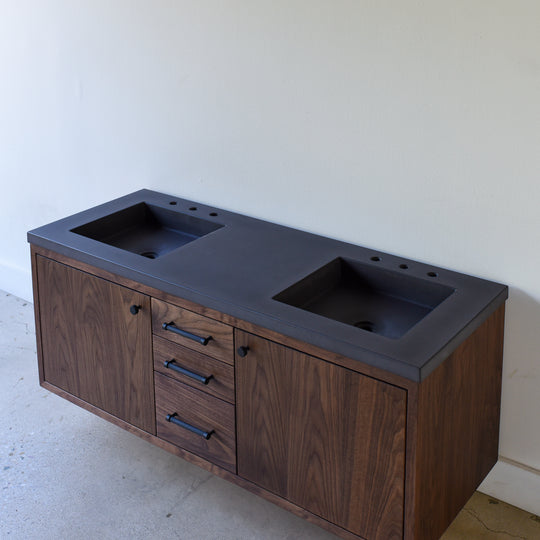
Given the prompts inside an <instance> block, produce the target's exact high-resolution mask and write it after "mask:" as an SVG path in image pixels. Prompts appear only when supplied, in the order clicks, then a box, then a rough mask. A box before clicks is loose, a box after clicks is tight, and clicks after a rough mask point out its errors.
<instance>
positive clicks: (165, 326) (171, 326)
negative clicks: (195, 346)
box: [161, 322, 212, 346]
mask: <svg viewBox="0 0 540 540" xmlns="http://www.w3.org/2000/svg"><path fill="white" fill-rule="evenodd" d="M161 328H163V330H168V331H169V332H174V333H175V334H178V335H179V336H182V337H185V338H188V339H192V340H193V341H196V342H197V343H200V344H201V345H205V346H206V345H208V342H209V341H210V340H211V339H212V336H208V337H201V336H197V335H195V334H192V333H190V332H186V331H185V330H181V329H180V328H178V326H176V325H175V324H174V323H173V322H170V323H165V322H164V323H163V324H162V325H161Z"/></svg>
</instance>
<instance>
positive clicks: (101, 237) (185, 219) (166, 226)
mask: <svg viewBox="0 0 540 540" xmlns="http://www.w3.org/2000/svg"><path fill="white" fill-rule="evenodd" d="M221 227H223V225H220V224H218V223H212V222H210V221H207V220H205V219H201V218H198V217H194V216H189V215H186V214H182V213H180V212H175V211H171V210H167V209H164V208H160V207H159V206H155V205H152V204H147V203H144V202H141V203H139V204H135V205H134V206H130V207H129V208H126V209H124V210H120V211H119V212H114V213H112V214H109V215H107V216H104V217H102V218H100V219H97V220H95V221H91V222H90V223H86V224H85V225H81V226H80V227H76V228H74V229H71V231H72V232H74V233H77V234H80V235H82V236H86V237H87V238H92V239H93V240H97V241H98V242H103V243H104V244H108V245H110V246H114V247H117V248H120V249H123V250H126V251H131V252H132V253H137V254H138V255H142V256H143V257H147V258H149V259H157V258H158V257H161V256H162V255H165V254H166V253H169V252H171V251H173V250H175V249H177V248H179V247H181V246H184V245H185V244H188V243H189V242H192V241H193V240H197V239H198V238H201V237H202V236H205V235H206V234H208V233H211V232H213V231H215V230H217V229H220V228H221Z"/></svg>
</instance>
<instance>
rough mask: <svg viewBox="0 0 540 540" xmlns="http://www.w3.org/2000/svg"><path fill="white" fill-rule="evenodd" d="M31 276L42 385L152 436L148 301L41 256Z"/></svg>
mask: <svg viewBox="0 0 540 540" xmlns="http://www.w3.org/2000/svg"><path fill="white" fill-rule="evenodd" d="M36 268H37V280H38V291H39V311H40V321H41V345H42V356H43V359H42V361H43V377H44V380H45V381H48V382H50V383H51V384H53V385H55V386H57V387H59V388H62V389H63V390H65V391H66V392H69V393H70V394H73V395H75V396H77V397H79V398H81V399H83V400H84V401H88V402H89V403H91V404H92V405H95V406H96V407H99V408H100V409H103V410H104V411H107V412H108V413H110V414H112V415H114V416H117V417H118V418H121V419H122V420H125V421H126V422H130V423H131V424H133V425H135V426H137V427H139V428H141V429H144V430H146V431H148V432H150V433H155V419H154V412H153V411H154V392H153V369H152V345H151V338H152V335H151V326H150V298H148V297H147V296H145V295H142V294H140V293H137V292H136V291H133V290H131V289H126V288H125V287H121V286H119V285H115V284H113V283H110V282H108V281H105V280H103V279H100V278H96V277H94V276H91V275H89V274H86V273H84V272H81V271H79V270H75V269H73V268H70V267H68V266H65V265H63V264H60V263H57V262H55V261H52V260H50V259H46V258H43V257H41V256H37V259H36ZM132 305H137V306H141V310H140V311H139V313H138V314H137V315H132V314H131V313H130V311H129V308H130V306H132Z"/></svg>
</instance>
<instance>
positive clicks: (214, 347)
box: [152, 298, 234, 364]
mask: <svg viewBox="0 0 540 540" xmlns="http://www.w3.org/2000/svg"><path fill="white" fill-rule="evenodd" d="M164 324H167V325H168V329H165V328H163V325H164ZM152 329H153V332H154V334H155V335H157V336H160V337H162V338H165V339H169V340H171V341H174V342H175V343H178V344H179V345H183V346H184V347H188V348H189V349H193V350H195V351H198V352H200V353H203V354H206V355H207V356H212V357H214V358H217V359H218V360H221V361H222V362H227V363H228V364H233V362H234V351H233V347H234V343H233V328H232V326H228V325H227V324H224V323H221V322H219V321H215V320H214V319H209V318H208V317H205V316H204V315H199V314H198V313H194V312H193V311H188V310H187V309H183V308H181V307H178V306H174V305H172V304H168V303H167V302H162V301H161V300H156V299H155V298H152ZM186 334H187V335H186ZM208 338H209V339H208ZM203 340H207V342H204V343H202V341H203Z"/></svg>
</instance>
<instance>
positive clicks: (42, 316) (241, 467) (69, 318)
mask: <svg viewBox="0 0 540 540" xmlns="http://www.w3.org/2000/svg"><path fill="white" fill-rule="evenodd" d="M32 265H33V280H34V298H35V312H36V323H37V324H36V329H37V343H38V361H39V372H40V383H41V384H42V385H43V386H44V387H45V388H47V389H49V390H51V391H53V392H55V393H57V394H59V395H61V396H62V397H64V398H66V399H68V400H70V401H72V402H74V403H76V404H77V405H79V406H81V407H84V408H85V409H87V410H90V411H92V412H94V413H95V414H97V415H99V416H101V417H103V418H105V419H107V420H109V421H111V422H113V423H115V424H116V425H119V426H121V427H123V428H124V429H127V430H129V431H130V432H132V433H135V434H136V435H138V436H140V437H142V438H144V439H146V440H148V441H150V442H152V443H154V444H156V445H158V446H160V447H162V448H165V449H166V450H168V451H170V452H173V453H175V454H177V455H178V456H181V457H183V458H184V459H187V460H189V461H190V462H192V463H195V464H197V465H199V466H201V467H203V468H205V469H207V470H209V471H211V472H213V473H214V474H216V475H218V476H220V477H222V478H226V479H227V480H230V481H232V482H234V483H236V484H238V485H240V486H242V487H244V488H246V489H248V490H250V491H252V492H253V493H256V494H258V495H260V496H263V497H265V498H266V499H268V500H270V501H272V502H274V503H276V504H278V505H279V506H281V507H283V508H286V509H287V510H290V511H292V512H294V513H295V514H297V515H299V516H301V517H303V518H304V519H307V520H309V521H311V522H313V523H316V524H317V525H320V526H321V527H324V528H326V529H328V530H329V531H331V532H333V533H335V534H337V535H338V536H340V537H342V538H351V539H352V538H356V539H358V538H364V539H366V540H372V539H378V540H383V539H384V540H390V539H394V538H396V539H398V538H403V539H406V540H434V539H436V538H439V537H440V536H441V534H442V533H443V532H444V530H445V529H446V528H447V527H448V525H449V524H450V522H451V521H452V519H453V518H454V517H455V515H456V514H457V513H458V512H459V510H460V509H461V508H462V506H463V505H464V504H465V502H466V501H467V500H468V498H469V497H470V496H471V495H472V493H473V491H474V490H475V489H476V487H477V486H478V484H479V483H480V482H481V481H482V479H483V478H484V477H485V475H486V474H487V473H488V472H489V470H490V469H491V467H492V466H493V465H494V463H495V462H496V460H497V450H498V448H497V446H498V429H499V410H500V409H499V407H500V381H501V367H502V343H503V342H502V335H503V324H504V306H501V307H500V308H498V309H497V311H495V312H494V313H493V314H492V315H491V316H490V317H489V318H488V319H487V320H486V321H485V322H484V323H483V324H482V325H481V326H480V327H479V328H478V329H477V330H475V331H474V333H473V334H472V335H471V336H470V337H469V338H468V339H466V340H465V341H464V342H463V343H462V344H461V345H460V346H459V347H458V348H457V349H456V350H455V351H454V352H453V353H452V354H451V355H450V356H449V357H448V358H447V359H446V360H445V361H444V362H443V363H442V364H441V365H440V366H439V367H438V368H437V369H436V370H435V371H434V372H433V373H431V374H430V375H429V376H428V377H427V378H426V379H425V380H424V381H422V382H420V383H419V382H414V381H411V380H408V379H405V378H402V377H400V376H398V375H394V374H391V373H388V372H386V371H384V370H381V369H378V368H375V367H373V366H370V365H367V364H363V363H361V362H358V361H353V360H350V359H348V358H344V357H341V356H339V355H338V354H335V353H332V352H329V351H326V350H322V349H320V348H317V347H315V346H313V345H309V344H306V343H303V342H301V341H299V340H297V339H293V338H290V337H286V336H284V335H281V334H278V333H276V332H274V331H271V330H268V329H265V328H261V327H258V326H256V325H254V324H252V323H249V322H246V321H243V320H239V319H236V318H234V317H231V316H229V315H227V314H224V313H220V312H217V311H214V310H212V309H209V308H207V307H205V306H202V305H196V304H194V303H192V302H190V301H187V300H184V299H182V298H179V297H176V296H172V295H170V294H168V293H165V292H163V291H160V290H157V289H154V288H152V287H149V286H147V285H143V284H141V283H137V282H134V281H131V280H129V279H127V278H124V277H122V276H118V275H114V274H112V273H110V272H108V271H107V270H104V269H101V268H96V267H93V266H90V265H88V264H86V263H84V262H81V261H78V260H74V259H71V258H68V257H66V256H64V255H61V254H58V253H54V252H52V251H49V250H47V249H44V248H41V247H37V246H32ZM194 338H197V339H194Z"/></svg>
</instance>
